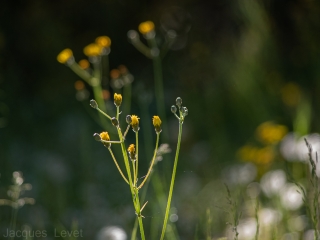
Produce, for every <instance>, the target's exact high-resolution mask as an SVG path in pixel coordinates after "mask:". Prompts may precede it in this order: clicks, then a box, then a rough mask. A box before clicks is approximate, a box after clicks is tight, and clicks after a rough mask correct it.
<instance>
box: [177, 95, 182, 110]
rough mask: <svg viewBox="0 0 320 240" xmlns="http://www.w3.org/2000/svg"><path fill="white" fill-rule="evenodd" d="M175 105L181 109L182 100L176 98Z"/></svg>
mask: <svg viewBox="0 0 320 240" xmlns="http://www.w3.org/2000/svg"><path fill="white" fill-rule="evenodd" d="M176 105H177V106H178V107H179V108H181V105H182V99H181V97H177V99H176Z"/></svg>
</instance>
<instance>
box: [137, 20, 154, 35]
mask: <svg viewBox="0 0 320 240" xmlns="http://www.w3.org/2000/svg"><path fill="white" fill-rule="evenodd" d="M153 30H154V23H153V22H151V21H146V22H142V23H140V25H139V32H140V33H142V34H147V33H149V32H151V31H153Z"/></svg>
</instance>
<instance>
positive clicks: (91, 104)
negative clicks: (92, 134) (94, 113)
mask: <svg viewBox="0 0 320 240" xmlns="http://www.w3.org/2000/svg"><path fill="white" fill-rule="evenodd" d="M90 106H91V107H92V108H94V109H97V108H98V103H97V102H96V100H93V99H91V100H90Z"/></svg>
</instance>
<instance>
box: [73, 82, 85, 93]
mask: <svg viewBox="0 0 320 240" xmlns="http://www.w3.org/2000/svg"><path fill="white" fill-rule="evenodd" d="M74 88H75V89H76V90H77V91H81V90H82V89H84V88H85V85H84V83H83V81H81V80H78V81H76V82H75V83H74Z"/></svg>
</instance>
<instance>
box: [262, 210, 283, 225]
mask: <svg viewBox="0 0 320 240" xmlns="http://www.w3.org/2000/svg"><path fill="white" fill-rule="evenodd" d="M258 215H259V222H260V224H261V225H264V226H270V225H274V224H277V223H278V222H280V221H281V219H282V214H281V212H279V211H276V210H274V209H271V208H262V209H261V210H260V211H259V213H258Z"/></svg>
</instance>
